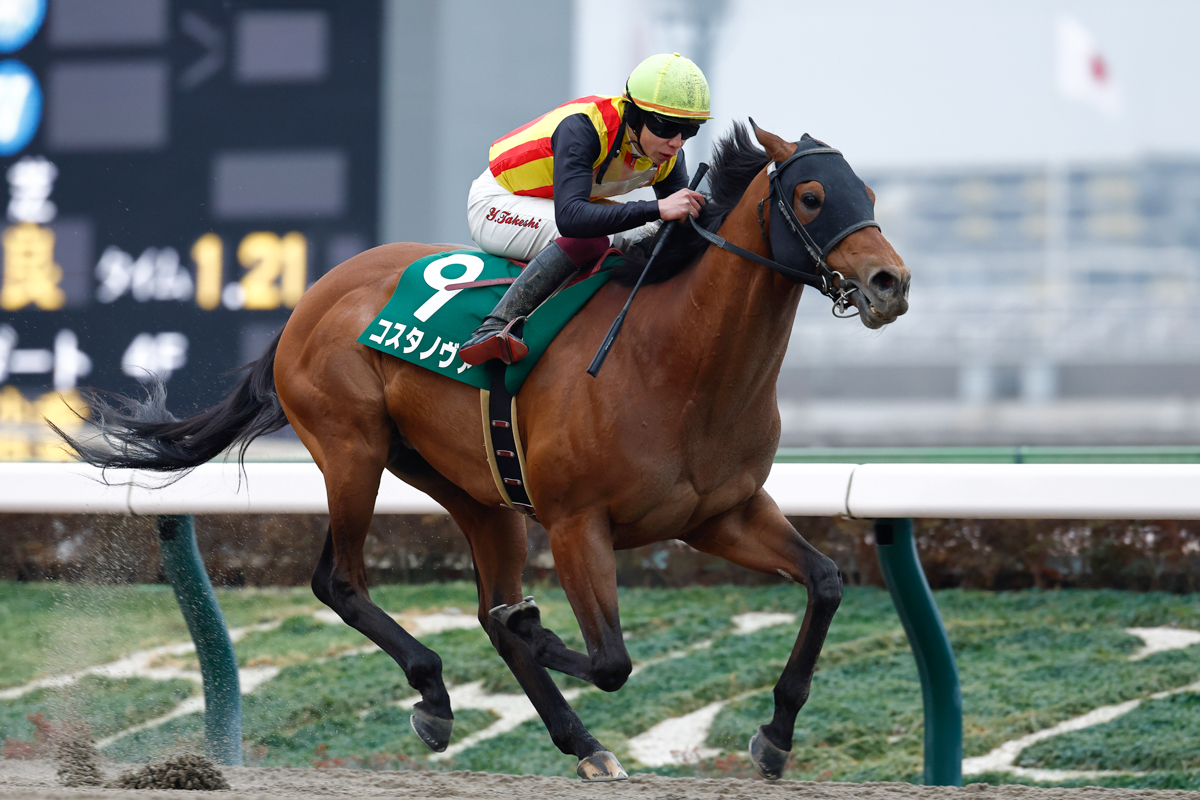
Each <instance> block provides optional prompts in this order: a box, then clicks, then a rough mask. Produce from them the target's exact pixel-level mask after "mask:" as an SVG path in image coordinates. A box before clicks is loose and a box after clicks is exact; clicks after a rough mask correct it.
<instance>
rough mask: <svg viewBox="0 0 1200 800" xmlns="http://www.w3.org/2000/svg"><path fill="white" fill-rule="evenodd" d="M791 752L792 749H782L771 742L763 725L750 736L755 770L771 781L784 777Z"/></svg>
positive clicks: (751, 754)
mask: <svg viewBox="0 0 1200 800" xmlns="http://www.w3.org/2000/svg"><path fill="white" fill-rule="evenodd" d="M791 754H792V751H791V750H780V749H779V748H778V747H776V746H775V745H773V744H771V740H770V739H768V738H767V737H766V734H764V733H763V729H762V726H761V725H760V726H759V728H758V731H756V732H755V734H754V735H753V736H751V737H750V760H751V761H753V762H754V769H755V771H757V772H758V774H759V775H760V776H761V777H763V778H766V779H767V780H769V781H777V780H779V779H780V778H781V777H783V770H784V768H785V767H786V766H787V760H788V756H790V755H791Z"/></svg>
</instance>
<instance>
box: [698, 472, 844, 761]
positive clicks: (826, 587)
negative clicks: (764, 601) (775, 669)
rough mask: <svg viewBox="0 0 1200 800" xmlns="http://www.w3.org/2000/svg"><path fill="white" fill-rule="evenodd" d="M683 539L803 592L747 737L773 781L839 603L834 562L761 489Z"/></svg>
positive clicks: (754, 756)
mask: <svg viewBox="0 0 1200 800" xmlns="http://www.w3.org/2000/svg"><path fill="white" fill-rule="evenodd" d="M685 541H687V543H688V544H690V545H691V546H692V547H695V548H696V549H697V550H702V551H704V552H706V553H712V554H713V555H718V556H721V557H722V558H724V559H726V560H728V561H732V562H733V563H735V564H740V565H741V566H743V567H748V568H749V569H753V570H756V571H758V572H766V573H778V574H781V575H784V576H786V577H788V578H790V579H791V580H793V581H796V582H797V583H801V584H804V587H805V589H807V590H808V605H807V606H806V607H805V609H804V621H803V622H802V623H801V624H800V633H799V635H798V636H797V637H796V644H795V646H794V647H793V648H792V654H791V656H790V657H789V658H788V662H787V665H786V666H785V667H784V668H783V674H782V675H781V676H780V678H779V682H778V683H777V684H775V716H774V717H773V718H772V720H771V722H770V723H769V724H767V725H763V726H762V727H760V728H759V729H758V733H756V734H755V735H754V737H753V738H752V739H751V740H750V758H751V760H752V761H753V762H754V767H755V769H757V770H758V772H759V774H760V775H762V776H763V777H764V778H768V779H771V780H774V779H776V778H778V777H780V776H781V775H782V774H783V770H784V767H785V766H786V764H787V758H788V754H789V753H790V752H791V749H792V734H793V732H794V730H795V725H796V715H797V714H799V713H800V709H801V707H802V706H803V705H804V703H805V701H806V700H808V691H809V686H810V685H811V683H812V676H813V671H814V670H815V669H816V666H817V657H818V656H819V655H821V647H822V646H823V645H824V643H825V635H826V633H828V632H829V623H830V622H831V621H832V620H833V615H834V612H836V611H837V608H838V604H839V603H841V599H842V579H841V576H840V575H839V574H838V569H837V565H836V564H834V563H833V561H832V560H831V559H829V558H827V557H826V556H824V555H822V554H821V553H820V552H818V551H817V549H816V548H815V547H813V546H812V545H810V544H809V543H808V542H806V541H804V539H803V538H802V537H801V536H800V534H799V533H797V532H796V529H795V528H793V527H792V525H791V523H789V522H788V521H787V519H786V518H785V517H784V516H783V513H782V512H780V510H779V507H778V506H776V505H775V501H773V500H772V499H771V498H770V497H769V496H767V494H766V493H765V492H763V491H762V490H761V489H760V490H759V491H758V492H757V493H756V494H755V495H754V496H753V497H752V498H750V500H748V501H747V502H746V503H744V504H742V505H741V506H739V507H738V508H735V509H733V510H732V511H730V512H728V513H726V514H724V515H722V516H720V517H717V518H716V519H713V520H711V521H709V522H707V523H705V524H704V525H703V526H701V527H700V528H699V529H697V530H696V531H695V532H694V533H693V534H692V535H691V536H689V537H688V538H687V539H686V540H685Z"/></svg>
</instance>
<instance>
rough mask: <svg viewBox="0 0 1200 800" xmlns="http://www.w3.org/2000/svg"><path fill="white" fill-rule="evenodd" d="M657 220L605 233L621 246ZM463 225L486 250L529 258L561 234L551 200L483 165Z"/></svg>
mask: <svg viewBox="0 0 1200 800" xmlns="http://www.w3.org/2000/svg"><path fill="white" fill-rule="evenodd" d="M661 224H662V221H661V220H655V221H653V222H648V223H646V224H645V225H642V226H640V227H637V228H633V229H632V230H628V231H621V232H620V233H614V234H613V235H612V236H610V237H609V240H610V241H611V242H612V246H613V247H615V248H617V249H618V250H623V249H625V248H626V247H627V246H628V245H629V244H630V243H631V242H635V241H637V240H638V239H641V238H643V237H645V236H649V235H652V234H653V233H654V232H655V231H656V230H658V226H659V225H661ZM467 225H469V226H470V228H471V238H472V239H474V240H475V244H477V245H479V247H480V248H481V249H482V250H483V251H484V252H486V253H491V254H492V255H497V256H502V257H503V258H511V259H515V260H517V261H529V260H530V259H531V258H533V257H534V256H536V255H537V254H538V253H540V252H541V251H542V250H544V249H545V248H546V246H547V245H549V244H550V243H551V242H553V241H554V240H555V239H557V238H558V237H559V236H560V235H561V234H560V233H559V232H558V226H556V225H555V224H554V200H552V199H550V198H546V197H525V196H524V195H519V194H513V193H512V192H510V191H508V190H507V189H505V188H504V187H503V186H501V185H500V183H499V182H498V181H497V180H496V178H495V176H494V175H492V171H491V170H490V169H485V170H484V171H483V174H482V175H480V176H479V177H478V178H476V179H475V181H474V182H473V183H472V184H471V193H470V194H469V195H467Z"/></svg>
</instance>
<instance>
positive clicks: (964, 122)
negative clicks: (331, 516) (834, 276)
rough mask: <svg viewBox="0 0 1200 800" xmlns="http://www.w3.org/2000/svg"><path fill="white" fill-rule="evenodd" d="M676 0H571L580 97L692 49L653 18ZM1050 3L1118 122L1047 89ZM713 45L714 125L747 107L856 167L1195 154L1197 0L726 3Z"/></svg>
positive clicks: (689, 36)
mask: <svg viewBox="0 0 1200 800" xmlns="http://www.w3.org/2000/svg"><path fill="white" fill-rule="evenodd" d="M686 8H687V6H686V5H684V4H682V3H679V2H674V1H673V0H641V2H634V0H576V10H577V13H576V35H575V44H576V47H575V52H576V63H575V70H574V83H575V87H576V89H577V93H578V94H588V93H615V92H617V91H620V89H621V87H622V86H623V83H624V78H625V75H627V74H628V71H629V69H630V67H631V66H632V65H633V64H636V63H637V61H638V60H639V58H640V57H641V56H644V55H648V54H650V53H653V52H659V51H664V50H665V51H670V50H676V49H678V50H680V51H681V52H684V53H685V54H687V51H688V49H689V48H690V47H692V46H694V44H693V41H694V40H693V36H694V34H693V33H692V32H690V31H689V30H688V29H687V27H686V26H681V25H679V24H670V23H665V22H663V20H666V19H669V18H670V17H672V16H674V17H676V18H678V17H679V16H680V15H681V14H686ZM1060 13H1068V14H1071V15H1072V16H1074V17H1075V18H1077V19H1078V20H1079V21H1080V22H1082V23H1083V25H1084V26H1085V27H1087V28H1088V29H1089V30H1090V31H1091V33H1092V34H1093V35H1094V36H1095V37H1096V39H1097V41H1098V42H1099V44H1100V46H1101V49H1102V51H1103V53H1104V55H1105V57H1106V58H1107V60H1108V63H1109V66H1110V69H1111V73H1112V75H1113V77H1114V79H1115V80H1116V82H1117V83H1118V84H1119V86H1120V88H1121V94H1122V98H1123V103H1124V113H1123V114H1122V116H1121V117H1120V118H1119V119H1116V120H1112V119H1108V118H1106V117H1104V116H1103V115H1102V114H1100V113H1099V112H1098V111H1096V110H1094V109H1092V108H1090V107H1087V106H1084V105H1081V104H1078V103H1074V102H1071V101H1068V100H1066V99H1063V98H1061V97H1060V96H1059V95H1058V93H1057V90H1056V89H1055V84H1054V32H1055V27H1054V26H1055V20H1056V18H1057V16H1058V14H1060ZM614 20H621V22H618V23H616V25H615V28H614V25H613V21H614ZM600 30H604V33H602V34H601V33H598V31H600ZM622 30H624V31H626V34H627V35H626V36H625V39H624V40H618V41H617V42H614V39H613V37H614V33H615V31H622ZM615 35H617V36H620V34H615ZM713 51H714V59H713V63H712V64H710V65H709V66H708V74H709V78H710V81H711V83H712V85H713V99H714V106H713V112H714V114H715V115H716V119H715V120H714V123H713V124H714V125H715V126H716V127H718V128H724V127H726V126H727V125H728V124H729V121H731V120H733V119H744V118H745V117H746V116H747V115H751V116H753V117H754V118H755V120H756V121H757V122H758V123H759V124H760V125H762V126H763V127H766V128H768V129H770V130H774V131H775V132H777V133H779V134H780V135H782V136H785V137H786V138H790V139H795V138H798V137H799V136H800V134H801V133H804V132H809V133H812V134H813V135H814V136H817V137H819V138H822V139H825V140H827V141H829V142H830V143H832V144H835V145H836V146H838V147H839V148H841V149H842V150H843V151H844V152H845V153H846V154H847V156H848V157H849V158H850V159H851V161H852V162H853V163H854V164H855V165H856V167H860V168H861V167H867V168H870V167H887V166H943V165H963V164H972V165H991V164H1011V163H1030V162H1044V161H1047V160H1064V159H1065V160H1070V161H1092V160H1112V159H1126V158H1131V157H1136V156H1140V155H1147V154H1171V155H1197V156H1200V3H1196V2H1170V1H1169V0H1141V2H1137V3H1129V2H1127V1H1126V0H1092V1H1091V2H1081V1H1075V2H1073V1H1072V0H1049V1H1048V2H1047V1H1046V0H1041V1H1037V0H1006V2H1003V3H1000V2H970V3H967V2H961V0H960V1H959V2H950V1H949V0H916V1H915V2H904V3H896V2H880V1H879V0H839V2H836V3H815V2H768V0H730V1H729V2H728V3H727V5H726V10H725V14H724V17H723V19H722V21H721V24H720V26H719V27H718V29H717V31H716V36H715V41H714V42H713ZM693 158H694V157H693Z"/></svg>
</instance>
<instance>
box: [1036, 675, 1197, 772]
mask: <svg viewBox="0 0 1200 800" xmlns="http://www.w3.org/2000/svg"><path fill="white" fill-rule="evenodd" d="M1167 655H1178V653H1169V654H1168V653H1163V654H1161V655H1157V656H1154V658H1155V659H1161V658H1164V657H1166V656H1167ZM1193 657H1194V655H1193ZM1064 764H1070V765H1071V766H1067V767H1065V766H1063V765H1064ZM1020 765H1021V766H1023V767H1043V768H1049V769H1088V770H1122V771H1133V772H1151V771H1154V772H1158V771H1181V772H1184V771H1193V772H1195V771H1197V770H1200V693H1195V692H1187V693H1184V694H1176V695H1172V696H1170V697H1166V698H1163V699H1161V700H1149V701H1146V702H1145V703H1142V705H1140V706H1139V707H1137V708H1135V709H1134V710H1133V711H1131V712H1129V713H1128V714H1125V715H1124V716H1121V717H1118V718H1117V719H1115V720H1113V721H1111V722H1107V723H1105V724H1103V725H1097V726H1095V727H1093V728H1086V729H1084V730H1082V731H1076V732H1074V733H1067V734H1063V735H1062V736H1055V737H1053V738H1051V739H1046V740H1044V741H1041V742H1038V743H1037V744H1035V745H1033V746H1031V747H1028V748H1026V749H1025V750H1024V751H1023V752H1022V753H1021V758H1020ZM1076 765H1078V766H1076Z"/></svg>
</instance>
